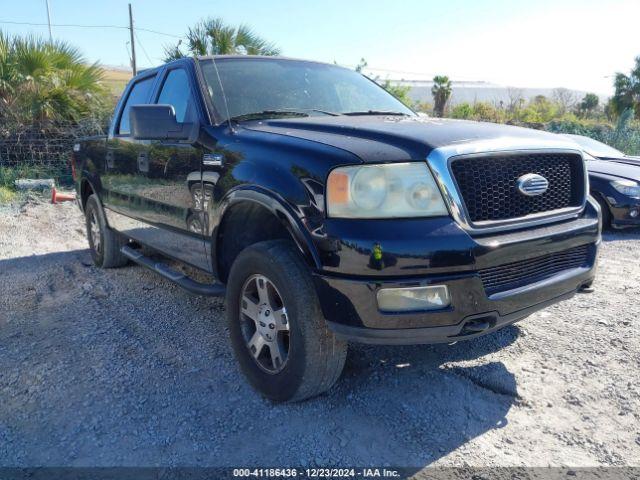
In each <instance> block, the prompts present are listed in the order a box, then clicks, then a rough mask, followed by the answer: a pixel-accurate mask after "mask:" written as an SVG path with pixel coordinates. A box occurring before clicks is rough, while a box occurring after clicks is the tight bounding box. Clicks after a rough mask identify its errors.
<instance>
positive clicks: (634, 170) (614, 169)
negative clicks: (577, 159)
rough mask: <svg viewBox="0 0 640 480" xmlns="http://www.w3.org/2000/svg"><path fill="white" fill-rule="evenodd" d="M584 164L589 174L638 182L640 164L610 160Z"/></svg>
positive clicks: (639, 180) (592, 161)
mask: <svg viewBox="0 0 640 480" xmlns="http://www.w3.org/2000/svg"><path fill="white" fill-rule="evenodd" d="M586 164H587V170H588V171H589V173H595V174H600V175H605V176H608V177H616V178H625V179H628V180H635V181H636V182H640V162H638V163H636V164H635V165H634V164H630V163H626V162H625V163H621V162H618V161H611V160H589V161H588V162H586Z"/></svg>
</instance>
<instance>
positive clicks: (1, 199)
mask: <svg viewBox="0 0 640 480" xmlns="http://www.w3.org/2000/svg"><path fill="white" fill-rule="evenodd" d="M17 196H18V194H17V193H16V191H15V190H12V189H10V188H7V187H2V186H0V205H4V204H7V203H11V202H13V201H14V200H15V199H16V197H17Z"/></svg>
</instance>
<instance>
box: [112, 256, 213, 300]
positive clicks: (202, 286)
mask: <svg viewBox="0 0 640 480" xmlns="http://www.w3.org/2000/svg"><path fill="white" fill-rule="evenodd" d="M120 251H121V252H122V254H123V255H124V256H125V257H127V258H128V259H130V260H132V261H134V262H136V263H137V264H139V265H142V266H143V267H147V268H148V269H149V270H153V271H154V272H156V273H158V274H160V275H162V276H163V277H164V278H166V279H167V280H170V281H172V282H173V283H175V284H177V285H178V286H180V287H182V288H184V289H185V290H187V291H188V292H191V293H193V294H196V295H206V296H209V297H222V296H224V294H225V287H224V285H222V284H220V283H213V284H209V283H201V282H196V281H195V280H193V279H192V278H189V277H187V276H186V275H185V274H184V273H180V272H176V271H175V270H172V269H171V268H169V267H168V266H167V265H165V264H164V263H159V262H155V261H153V260H152V259H150V258H149V257H145V256H144V255H143V254H142V253H140V252H139V251H137V250H135V249H133V248H131V247H128V246H126V245H125V246H124V247H122V248H121V249H120Z"/></svg>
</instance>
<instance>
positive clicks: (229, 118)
mask: <svg viewBox="0 0 640 480" xmlns="http://www.w3.org/2000/svg"><path fill="white" fill-rule="evenodd" d="M211 63H213V68H214V70H215V71H216V77H218V84H219V85H220V92H221V93H222V100H223V101H224V109H225V110H226V113H227V122H228V123H229V129H230V130H231V133H235V132H236V131H235V130H234V128H233V124H232V123H231V114H230V113H229V104H228V103H227V95H226V94H225V93H224V86H223V85H222V80H221V79H220V72H219V71H218V66H217V65H216V59H215V55H211Z"/></svg>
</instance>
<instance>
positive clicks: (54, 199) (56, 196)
mask: <svg viewBox="0 0 640 480" xmlns="http://www.w3.org/2000/svg"><path fill="white" fill-rule="evenodd" d="M75 199H76V195H75V193H72V194H67V193H58V192H57V191H56V187H53V188H52V189H51V203H53V204H56V203H60V202H69V201H71V200H75Z"/></svg>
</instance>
